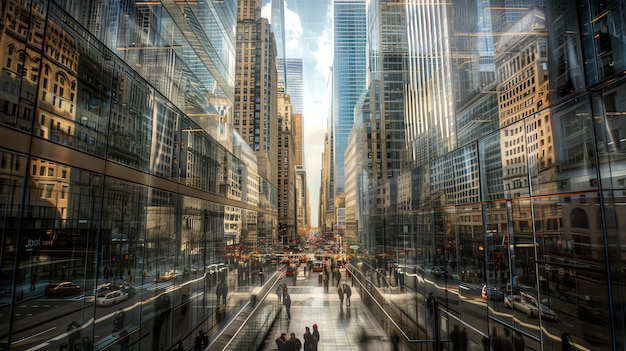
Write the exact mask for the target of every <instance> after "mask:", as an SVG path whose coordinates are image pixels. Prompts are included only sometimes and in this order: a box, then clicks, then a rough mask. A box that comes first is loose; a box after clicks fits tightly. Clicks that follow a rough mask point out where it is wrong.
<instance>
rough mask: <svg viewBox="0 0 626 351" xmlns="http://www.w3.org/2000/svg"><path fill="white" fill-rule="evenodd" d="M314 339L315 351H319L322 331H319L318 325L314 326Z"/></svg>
mask: <svg viewBox="0 0 626 351" xmlns="http://www.w3.org/2000/svg"><path fill="white" fill-rule="evenodd" d="M311 334H313V337H314V338H315V351H317V346H318V345H319V343H320V340H321V339H320V331H319V330H318V329H317V324H313V332H312V333H311Z"/></svg>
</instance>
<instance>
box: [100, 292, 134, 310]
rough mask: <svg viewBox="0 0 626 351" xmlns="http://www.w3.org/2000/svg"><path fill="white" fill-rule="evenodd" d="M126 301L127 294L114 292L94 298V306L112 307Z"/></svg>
mask: <svg viewBox="0 0 626 351" xmlns="http://www.w3.org/2000/svg"><path fill="white" fill-rule="evenodd" d="M126 300H128V293H127V292H126V291H124V290H115V291H110V292H108V293H105V294H102V295H99V296H97V297H96V306H112V305H116V304H118V303H120V302H122V301H126Z"/></svg>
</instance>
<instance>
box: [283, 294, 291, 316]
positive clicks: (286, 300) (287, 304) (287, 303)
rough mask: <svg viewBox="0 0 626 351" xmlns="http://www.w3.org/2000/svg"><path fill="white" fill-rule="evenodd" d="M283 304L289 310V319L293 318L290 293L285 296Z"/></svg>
mask: <svg viewBox="0 0 626 351" xmlns="http://www.w3.org/2000/svg"><path fill="white" fill-rule="evenodd" d="M283 305H285V309H286V310H287V320H291V296H289V294H286V295H284V296H283Z"/></svg>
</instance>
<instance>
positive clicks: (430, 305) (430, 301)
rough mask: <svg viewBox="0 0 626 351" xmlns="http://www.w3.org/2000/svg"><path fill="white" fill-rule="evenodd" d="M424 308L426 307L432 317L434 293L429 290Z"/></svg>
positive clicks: (433, 312)
mask: <svg viewBox="0 0 626 351" xmlns="http://www.w3.org/2000/svg"><path fill="white" fill-rule="evenodd" d="M426 308H428V314H429V315H430V316H431V317H432V316H433V315H434V314H435V295H434V294H433V293H432V292H431V293H429V294H428V298H427V299H426Z"/></svg>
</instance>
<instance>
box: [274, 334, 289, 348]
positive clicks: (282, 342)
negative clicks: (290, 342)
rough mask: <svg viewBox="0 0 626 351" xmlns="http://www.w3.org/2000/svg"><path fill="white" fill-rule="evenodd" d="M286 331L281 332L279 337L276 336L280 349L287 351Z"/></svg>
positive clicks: (277, 345)
mask: <svg viewBox="0 0 626 351" xmlns="http://www.w3.org/2000/svg"><path fill="white" fill-rule="evenodd" d="M285 335H287V334H285V333H281V334H280V336H279V337H278V338H276V347H277V348H278V351H287V350H288V349H287V339H286V338H285Z"/></svg>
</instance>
